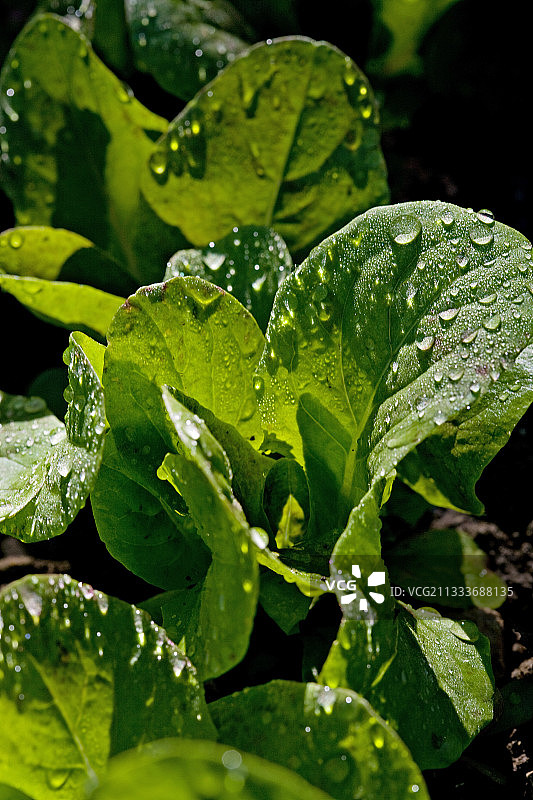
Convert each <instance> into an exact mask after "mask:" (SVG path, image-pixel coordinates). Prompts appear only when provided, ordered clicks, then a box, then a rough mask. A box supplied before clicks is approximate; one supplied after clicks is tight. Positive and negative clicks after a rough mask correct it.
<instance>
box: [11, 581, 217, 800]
mask: <svg viewBox="0 0 533 800" xmlns="http://www.w3.org/2000/svg"><path fill="white" fill-rule="evenodd" d="M0 609H1V616H0V628H1V629H2V637H1V640H0V713H1V716H2V720H3V723H4V724H3V734H2V750H1V753H0V780H2V781H5V782H7V783H9V784H11V785H13V786H14V787H16V788H17V789H19V790H21V791H23V792H28V793H29V794H31V796H32V797H33V798H34V800H52V798H57V800H63V798H64V800H74V798H78V797H80V796H81V793H82V791H83V788H84V786H85V784H86V782H87V779H91V780H93V781H94V780H95V778H96V777H97V776H99V775H102V774H103V773H104V772H105V769H106V764H107V760H108V758H109V756H110V755H113V754H115V753H119V752H121V751H123V750H126V749H128V748H131V747H136V746H139V745H141V744H143V743H145V742H150V741H153V740H154V739H157V738H161V737H164V736H180V735H183V736H192V737H198V738H202V737H207V738H212V737H213V734H214V731H213V726H212V723H211V721H210V719H209V714H208V712H207V707H206V705H205V701H204V698H203V693H202V690H201V687H200V685H199V683H198V680H197V678H196V674H195V671H194V668H193V667H192V665H191V663H190V662H189V661H188V660H187V659H186V658H185V657H184V656H183V655H182V654H181V653H179V652H178V651H177V649H176V646H175V645H174V643H173V642H171V641H170V640H169V639H168V638H167V636H166V634H165V631H164V630H163V629H161V628H158V627H157V626H156V625H154V623H153V622H152V620H150V618H149V617H148V615H147V614H146V613H145V612H143V611H140V610H139V609H136V608H135V607H134V606H130V605H128V604H127V603H124V602H122V601H121V600H117V599H115V598H114V597H108V596H106V595H104V594H102V593H101V592H98V591H95V590H94V589H93V588H92V587H90V586H88V585H86V584H81V583H77V582H76V581H74V580H72V579H71V578H70V577H69V576H68V575H64V576H52V577H48V576H29V577H26V578H24V579H23V580H21V581H17V582H16V583H14V584H10V585H9V586H8V587H6V588H5V589H4V590H3V591H2V593H1V594H0Z"/></svg>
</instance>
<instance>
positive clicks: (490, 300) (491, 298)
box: [479, 292, 498, 306]
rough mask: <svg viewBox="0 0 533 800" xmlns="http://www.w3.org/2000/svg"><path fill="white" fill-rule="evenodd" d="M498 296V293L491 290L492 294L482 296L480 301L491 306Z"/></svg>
mask: <svg viewBox="0 0 533 800" xmlns="http://www.w3.org/2000/svg"><path fill="white" fill-rule="evenodd" d="M497 298H498V295H497V294H496V293H495V292H491V294H487V295H485V297H480V298H479V302H480V303H481V304H482V305H484V306H490V305H491V304H492V303H494V301H495V300H496V299H497Z"/></svg>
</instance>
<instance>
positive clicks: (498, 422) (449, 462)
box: [399, 282, 533, 514]
mask: <svg viewBox="0 0 533 800" xmlns="http://www.w3.org/2000/svg"><path fill="white" fill-rule="evenodd" d="M528 286H529V290H530V291H531V288H532V287H533V284H532V283H531V282H529V284H528ZM521 297H523V296H521V295H517V296H516V298H515V302H516V301H518V303H517V310H516V311H515V312H514V316H516V317H517V318H518V320H520V316H518V315H521V311H520V310H519V306H520V305H521V301H520V298H521ZM493 374H494V376H496V375H498V378H497V380H496V381H495V383H494V384H493V385H492V386H490V387H489V389H488V390H487V392H486V393H485V394H484V395H483V397H482V398H481V399H480V400H479V402H477V403H476V404H475V405H473V406H472V408H471V409H467V410H465V411H463V412H462V413H461V414H460V415H459V416H458V417H457V419H455V420H450V421H449V422H447V423H445V424H444V425H443V426H442V428H441V429H439V430H437V431H435V434H434V435H431V436H428V438H427V439H426V440H425V441H424V442H422V443H421V444H420V445H419V446H418V447H417V448H416V450H415V451H413V452H412V453H409V454H408V456H407V458H406V459H405V460H404V461H403V462H402V464H401V466H400V467H399V472H400V474H401V476H402V478H403V479H404V480H405V481H406V483H408V484H409V485H410V486H411V487H412V488H413V489H415V490H416V491H417V492H419V493H420V494H421V495H422V496H423V497H425V498H426V499H427V500H428V501H429V502H433V503H435V504H436V505H441V506H448V507H451V508H457V507H458V508H460V509H466V510H467V511H469V512H471V513H473V514H482V513H483V510H484V509H483V504H482V503H481V502H480V501H479V500H478V498H477V497H476V493H475V486H476V483H477V481H478V479H479V478H480V476H481V473H482V472H483V470H484V469H485V467H486V466H487V464H489V463H490V461H491V460H492V459H493V458H494V456H495V455H496V453H497V452H498V451H499V450H501V448H502V447H503V446H504V445H505V444H506V443H507V441H508V439H509V436H510V435H511V431H512V430H513V428H514V427H515V425H516V424H517V423H518V421H519V420H520V418H521V417H522V416H523V415H524V414H525V412H526V411H527V409H528V408H529V406H530V405H531V403H532V402H533V346H531V345H530V346H529V347H526V348H525V349H524V350H522V352H521V353H520V355H519V356H518V358H517V359H516V361H515V362H514V363H509V362H508V361H507V360H502V363H501V366H499V367H498V368H497V369H496V371H495V372H494V373H493Z"/></svg>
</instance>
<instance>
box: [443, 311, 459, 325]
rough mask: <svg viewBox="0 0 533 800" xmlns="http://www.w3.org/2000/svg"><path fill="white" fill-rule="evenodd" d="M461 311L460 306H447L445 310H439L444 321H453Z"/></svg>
mask: <svg viewBox="0 0 533 800" xmlns="http://www.w3.org/2000/svg"><path fill="white" fill-rule="evenodd" d="M458 313H459V309H458V308H447V309H446V310H445V311H440V312H439V317H440V318H441V320H442V321H443V322H451V321H452V320H454V319H455V318H456V316H457V314H458Z"/></svg>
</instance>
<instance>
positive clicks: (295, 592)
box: [259, 570, 311, 634]
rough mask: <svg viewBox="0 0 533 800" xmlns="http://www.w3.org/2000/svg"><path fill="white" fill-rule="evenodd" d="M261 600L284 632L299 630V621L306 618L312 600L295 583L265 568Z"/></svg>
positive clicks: (260, 590)
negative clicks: (288, 581)
mask: <svg viewBox="0 0 533 800" xmlns="http://www.w3.org/2000/svg"><path fill="white" fill-rule="evenodd" d="M259 602H260V603H261V605H262V607H263V609H264V610H265V611H266V613H267V614H268V616H269V617H271V618H272V619H273V620H274V622H276V623H277V625H279V627H280V628H281V630H282V631H283V633H286V634H292V633H297V632H298V623H299V622H301V621H302V620H303V619H305V618H306V616H307V614H308V611H309V608H310V606H311V600H310V598H309V597H306V596H305V595H304V594H302V592H301V591H300V590H299V589H298V587H297V586H296V585H295V584H294V583H287V581H286V580H284V579H283V578H282V576H281V575H276V574H275V573H274V572H270V571H269V570H265V571H264V572H262V573H261V584H260V588H259Z"/></svg>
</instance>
